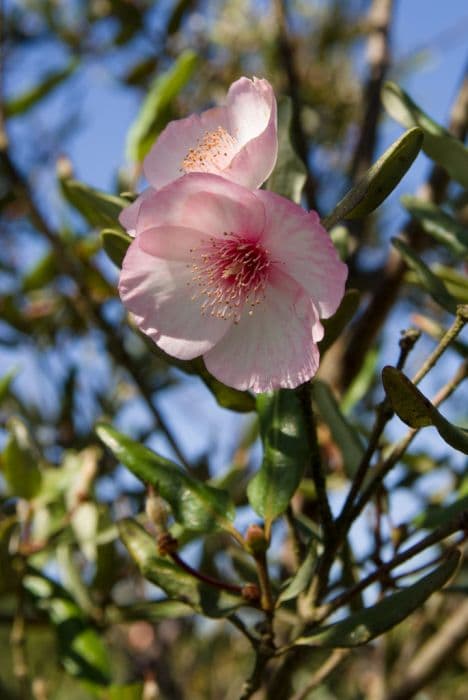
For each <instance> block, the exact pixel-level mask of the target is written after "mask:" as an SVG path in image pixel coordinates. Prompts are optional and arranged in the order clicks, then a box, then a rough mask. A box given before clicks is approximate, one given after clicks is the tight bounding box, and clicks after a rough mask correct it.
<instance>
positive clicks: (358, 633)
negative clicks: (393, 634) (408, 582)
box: [294, 550, 460, 649]
mask: <svg viewBox="0 0 468 700" xmlns="http://www.w3.org/2000/svg"><path fill="white" fill-rule="evenodd" d="M459 561H460V552H458V551H456V550H455V551H452V552H451V553H450V554H449V556H448V557H447V559H446V561H445V562H444V563H443V564H442V565H441V566H439V567H437V569H435V570H434V571H432V572H431V573H430V574H428V575H427V576H425V577H424V578H422V579H420V580H419V581H418V582H417V583H415V584H413V585H412V586H408V587H407V588H405V589H404V590H402V591H399V592H398V593H395V594H393V595H390V596H388V597H387V598H384V599H383V600H381V601H380V602H379V603H377V604H376V605H373V606H372V607H370V608H365V609H364V610H361V611H360V612H358V613H355V614H354V615H351V616H350V617H348V618H347V619H346V620H343V621H342V622H337V623H336V624H334V625H329V626H327V627H322V628H319V629H317V630H314V631H313V632H311V634H307V632H306V633H305V634H303V635H302V636H301V637H299V639H296V641H295V643H294V644H295V645H305V646H311V647H324V648H332V649H333V648H343V647H356V646H361V645H363V644H367V643H368V642H370V641H371V640H372V639H374V638H375V637H378V636H379V635H381V634H383V633H384V632H387V630H390V629H392V627H395V626H396V625H398V624H399V623H400V622H402V621H403V620H405V619H406V618H407V617H408V616H409V615H411V613H412V612H414V611H415V610H417V609H418V608H419V607H420V606H421V605H422V604H423V603H424V602H425V601H426V600H427V599H428V598H429V597H430V596H431V595H432V594H433V593H435V592H436V591H438V590H440V589H441V588H442V586H444V584H445V583H447V581H448V580H449V579H450V578H451V577H452V576H453V574H454V573H455V571H456V569H457V566H458V562H459Z"/></svg>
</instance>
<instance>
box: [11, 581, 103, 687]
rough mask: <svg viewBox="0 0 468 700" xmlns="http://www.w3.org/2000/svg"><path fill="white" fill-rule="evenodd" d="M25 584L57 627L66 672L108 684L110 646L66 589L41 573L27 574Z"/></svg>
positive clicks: (96, 682) (89, 680) (101, 683)
mask: <svg viewBox="0 0 468 700" xmlns="http://www.w3.org/2000/svg"><path fill="white" fill-rule="evenodd" d="M24 586H25V588H26V589H27V590H28V591H29V593H30V594H31V595H32V596H33V598H34V599H35V600H36V604H37V606H38V607H39V609H42V610H44V611H45V612H46V613H47V614H48V615H49V617H50V619H51V621H52V623H53V625H54V627H55V629H56V632H57V638H58V640H57V641H58V644H57V648H58V651H59V655H60V660H61V662H62V664H63V666H64V668H65V670H66V671H67V673H69V674H70V675H72V676H75V677H76V678H79V679H81V680H84V681H87V682H89V683H91V684H93V685H98V686H102V685H107V684H108V683H109V682H110V663H109V658H108V654H107V649H106V647H105V645H104V642H103V641H102V639H101V637H100V635H99V634H98V633H97V632H96V630H94V629H93V627H92V626H91V625H90V623H89V622H88V620H87V619H86V617H85V615H84V614H83V613H82V611H81V610H80V608H79V607H78V605H77V604H76V603H75V602H74V601H73V599H72V598H71V597H70V596H69V595H68V593H67V591H66V590H65V589H64V588H62V587H61V586H59V585H58V584H57V583H55V582H53V581H52V580H51V579H48V578H46V577H45V576H43V575H42V574H38V573H31V574H28V575H27V576H25V578H24Z"/></svg>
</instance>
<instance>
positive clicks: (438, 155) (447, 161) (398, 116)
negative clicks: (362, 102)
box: [382, 82, 468, 187]
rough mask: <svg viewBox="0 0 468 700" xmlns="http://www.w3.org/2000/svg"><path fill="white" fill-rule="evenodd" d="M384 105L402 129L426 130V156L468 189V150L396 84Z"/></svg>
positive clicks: (385, 93)
mask: <svg viewBox="0 0 468 700" xmlns="http://www.w3.org/2000/svg"><path fill="white" fill-rule="evenodd" d="M382 102H383V104H384V107H385V109H386V110H387V112H388V113H389V114H390V116H391V117H393V119H395V120H396V121H397V122H399V123H400V124H402V126H404V127H406V128H407V129H409V128H411V127H415V126H418V127H419V128H420V129H422V130H423V132H424V141H423V144H422V148H423V151H424V153H426V155H428V156H429V158H432V160H435V161H436V163H439V165H441V166H442V167H444V168H445V169H446V170H447V172H448V173H449V175H450V176H451V177H453V179H454V180H457V182H459V183H460V184H461V185H463V187H468V149H467V148H465V146H464V145H463V143H462V142H461V141H459V140H458V139H456V138H455V137H454V136H452V134H450V133H449V132H448V131H447V130H446V129H444V128H443V127H442V126H440V124H437V122H435V121H434V120H433V119H431V118H430V117H429V116H428V115H427V114H426V113H425V112H423V110H422V109H421V108H420V107H418V105H417V104H416V103H415V102H413V100H412V99H411V97H410V96H409V95H408V94H407V93H406V92H405V91H404V90H402V89H401V88H400V87H399V86H398V85H396V84H395V83H391V82H388V83H385V85H384V87H383V90H382Z"/></svg>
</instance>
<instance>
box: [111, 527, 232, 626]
mask: <svg viewBox="0 0 468 700" xmlns="http://www.w3.org/2000/svg"><path fill="white" fill-rule="evenodd" d="M119 532H120V536H121V538H122V541H123V543H124V544H125V546H126V547H127V549H128V551H129V553H130V555H131V557H132V559H133V560H134V561H135V563H136V564H137V566H138V568H139V569H140V571H141V573H142V574H143V576H144V577H145V578H147V579H148V580H149V581H151V582H152V583H154V584H155V585H156V586H159V588H161V589H162V590H163V591H164V592H165V593H167V595H168V596H169V597H170V598H172V599H175V600H176V601H179V602H182V603H185V604H187V605H190V607H191V608H193V609H194V610H195V611H196V612H201V613H203V614H205V615H207V616H208V617H214V618H217V617H226V616H227V615H229V614H230V613H232V612H233V611H234V610H235V609H237V608H238V607H239V606H241V605H243V604H244V601H243V599H242V598H241V597H240V596H235V595H232V594H230V593H227V592H226V591H220V590H218V589H215V588H211V587H210V586H208V585H207V584H204V583H201V582H200V581H199V580H198V579H196V578H195V577H194V576H191V575H190V574H189V573H188V572H186V571H183V570H182V569H180V568H179V567H178V566H177V565H176V564H174V562H172V561H171V560H170V559H169V558H167V557H160V556H158V554H157V552H156V546H155V543H154V539H153V538H152V537H151V535H150V534H148V533H147V532H146V530H144V529H143V528H142V527H141V525H139V524H138V523H137V522H136V521H135V520H131V519H130V518H126V519H124V520H121V521H120V522H119Z"/></svg>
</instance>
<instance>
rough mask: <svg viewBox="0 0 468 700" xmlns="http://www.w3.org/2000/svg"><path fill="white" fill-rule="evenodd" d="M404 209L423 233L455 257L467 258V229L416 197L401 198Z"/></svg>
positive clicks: (437, 208) (436, 207)
mask: <svg viewBox="0 0 468 700" xmlns="http://www.w3.org/2000/svg"><path fill="white" fill-rule="evenodd" d="M401 203H402V204H403V206H404V207H405V209H406V210H407V211H408V212H409V213H410V214H411V215H412V216H414V217H415V218H417V219H418V221H419V222H420V223H421V226H422V227H423V229H424V231H425V232H426V233H427V234H429V236H432V238H434V239H435V240H436V241H437V242H438V243H442V245H445V246H446V247H447V248H449V250H451V251H452V253H454V254H455V255H457V256H461V257H464V258H468V229H466V228H465V227H464V226H462V225H461V224H459V223H458V221H456V220H455V219H454V218H453V217H452V216H450V214H447V213H446V212H445V211H443V210H442V209H441V208H440V207H438V206H436V205H435V204H432V203H431V202H425V201H424V200H423V199H418V197H411V196H409V195H405V196H404V197H401Z"/></svg>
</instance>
